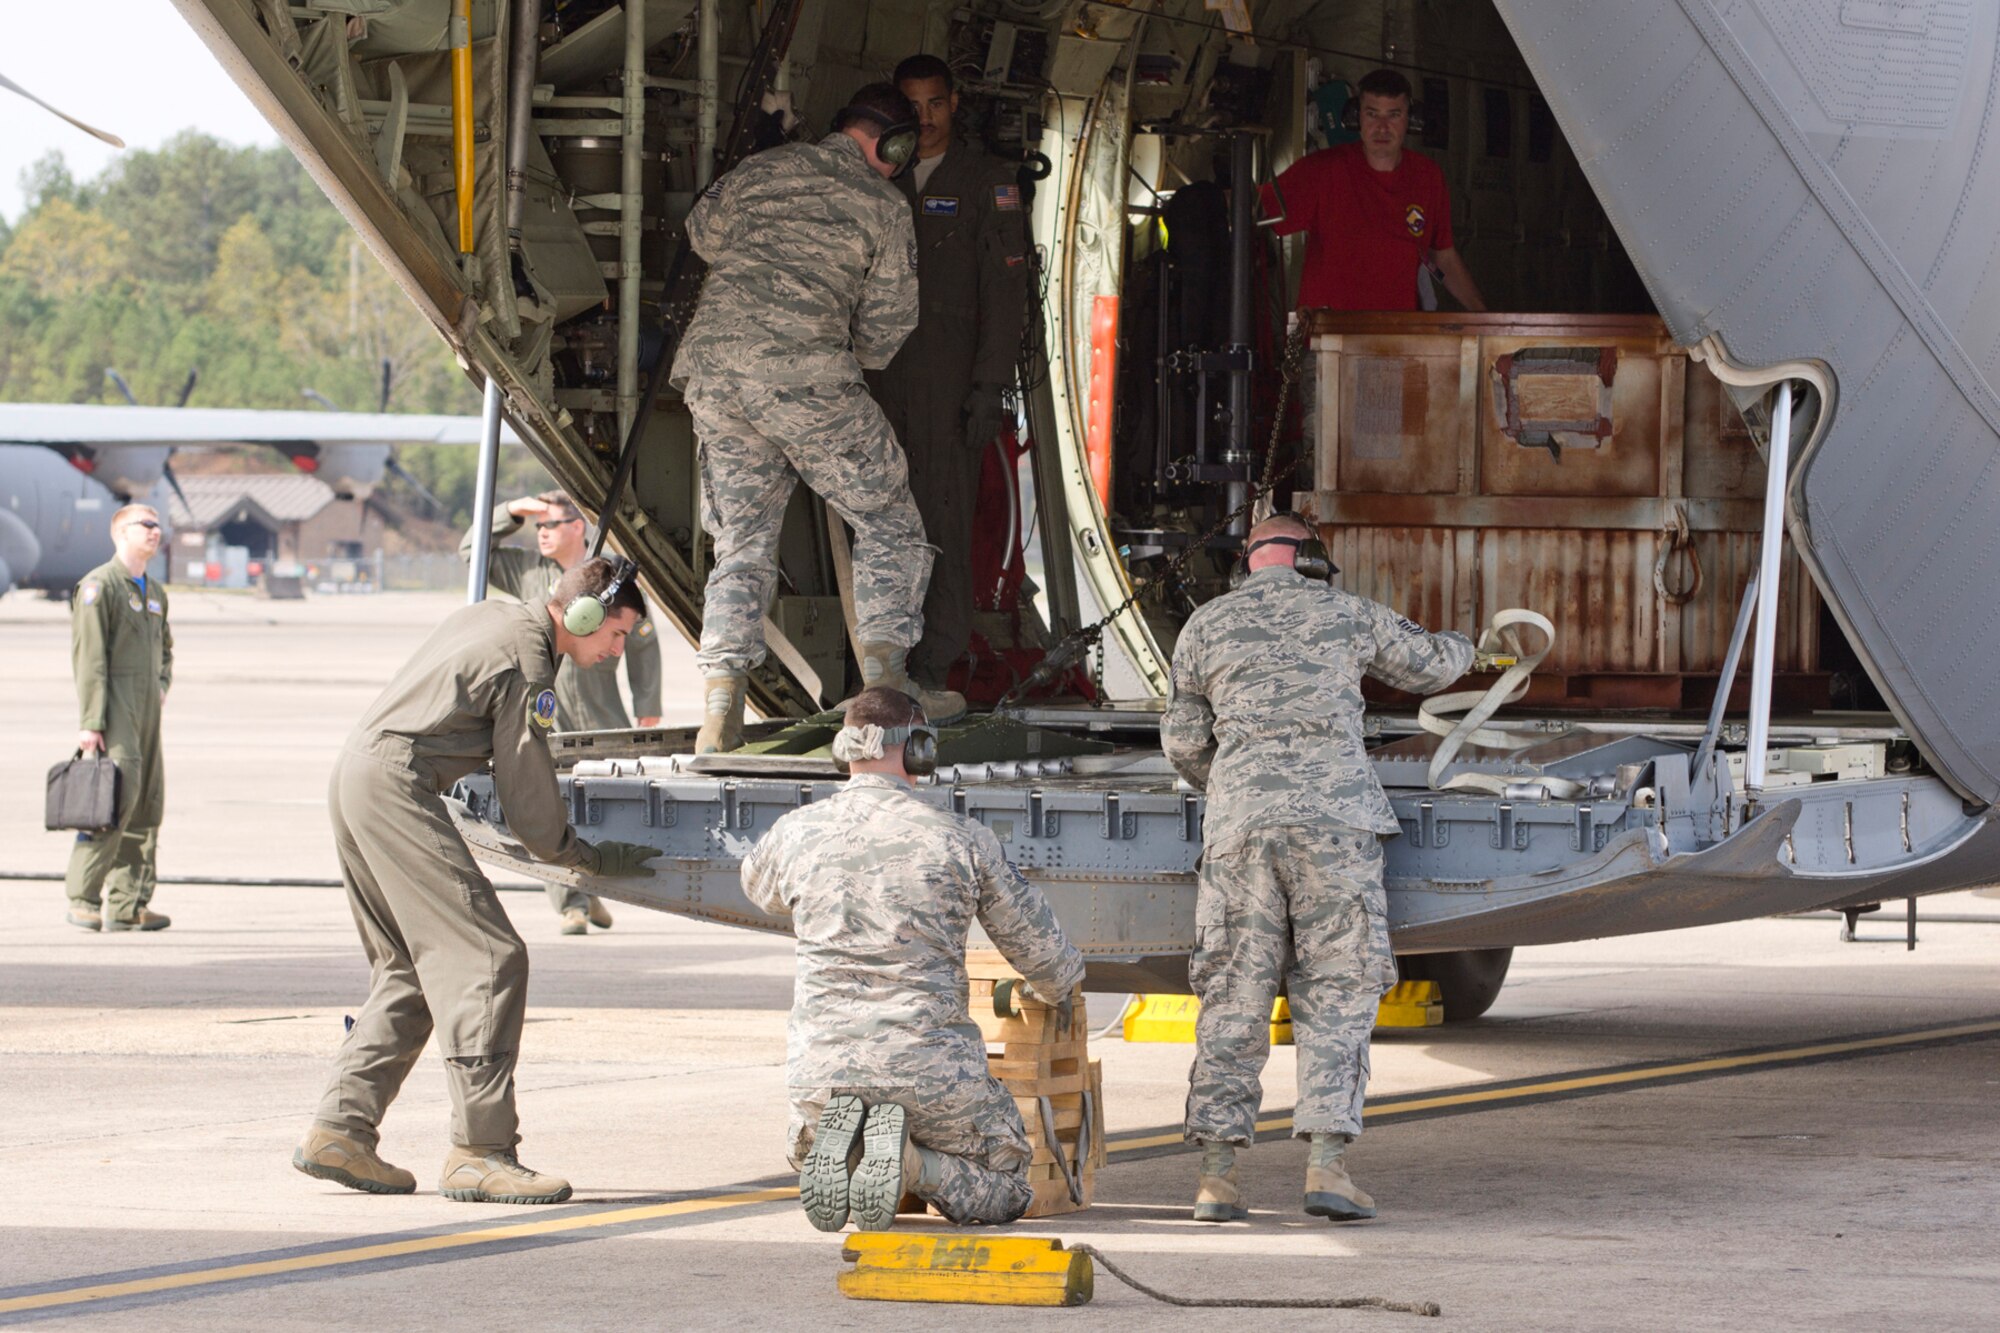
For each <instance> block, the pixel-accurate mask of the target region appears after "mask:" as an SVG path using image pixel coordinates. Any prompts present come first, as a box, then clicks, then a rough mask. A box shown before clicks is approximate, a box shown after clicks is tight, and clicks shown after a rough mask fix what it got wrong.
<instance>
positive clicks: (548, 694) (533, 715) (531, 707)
mask: <svg viewBox="0 0 2000 1333" xmlns="http://www.w3.org/2000/svg"><path fill="white" fill-rule="evenodd" d="M528 719H529V720H530V721H532V722H533V723H534V724H535V725H536V726H538V727H540V728H541V729H542V730H543V731H549V730H552V729H553V728H554V727H555V725H556V692H555V691H554V690H543V691H542V692H541V693H540V694H538V695H536V696H535V697H534V699H533V701H531V702H530V703H529V704H528Z"/></svg>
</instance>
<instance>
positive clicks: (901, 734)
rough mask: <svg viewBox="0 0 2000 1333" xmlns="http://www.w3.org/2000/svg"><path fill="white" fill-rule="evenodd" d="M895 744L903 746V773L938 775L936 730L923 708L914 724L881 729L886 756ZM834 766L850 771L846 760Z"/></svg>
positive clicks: (919, 776) (883, 750)
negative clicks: (936, 773)
mask: <svg viewBox="0 0 2000 1333" xmlns="http://www.w3.org/2000/svg"><path fill="white" fill-rule="evenodd" d="M896 745H900V746H902V747H903V771H904V772H906V773H908V774H909V775H910V776H911V777H913V778H923V777H929V776H930V775H931V774H933V773H935V772H937V766H938V750H937V729H936V728H934V727H933V726H931V723H930V719H929V718H927V717H925V716H924V714H923V710H922V709H918V710H917V716H916V719H915V720H914V721H911V722H905V723H904V724H903V725H902V726H900V727H884V728H882V752H883V753H884V754H887V753H888V752H889V748H890V747H891V746H896ZM833 766H834V767H835V768H837V769H839V770H840V771H841V772H842V773H845V772H847V761H846V760H845V759H836V760H834V761H833Z"/></svg>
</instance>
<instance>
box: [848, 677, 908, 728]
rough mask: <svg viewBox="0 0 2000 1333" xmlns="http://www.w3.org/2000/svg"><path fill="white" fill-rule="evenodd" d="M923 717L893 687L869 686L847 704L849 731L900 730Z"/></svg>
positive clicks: (902, 694)
mask: <svg viewBox="0 0 2000 1333" xmlns="http://www.w3.org/2000/svg"><path fill="white" fill-rule="evenodd" d="M922 716H923V710H922V709H921V708H920V707H918V705H917V701H916V700H915V699H912V698H911V697H910V696H909V695H907V694H905V693H903V691H901V690H899V689H897V688H896V687H895V686H893V685H871V686H869V687H868V688H867V689H865V690H863V691H861V693H859V694H857V695H855V696H854V697H853V698H852V699H849V700H848V701H847V713H846V716H845V721H846V724H847V725H848V726H850V727H868V726H875V727H902V726H908V725H909V724H910V723H912V722H915V721H916V720H917V719H919V718H920V717H922Z"/></svg>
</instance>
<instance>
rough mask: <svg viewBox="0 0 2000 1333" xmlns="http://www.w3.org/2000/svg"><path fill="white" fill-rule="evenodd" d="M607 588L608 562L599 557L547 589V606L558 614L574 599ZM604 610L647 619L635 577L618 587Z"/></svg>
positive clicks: (609, 579)
mask: <svg viewBox="0 0 2000 1333" xmlns="http://www.w3.org/2000/svg"><path fill="white" fill-rule="evenodd" d="M610 586H611V561H609V560H607V559H606V558H605V557H603V556H601V555H600V556H596V557H593V558H592V559H589V560H585V561H584V562H583V563H581V564H579V565H575V566H573V567H571V568H570V569H569V570H568V571H567V572H566V573H564V574H563V576H562V577H561V578H559V579H557V580H556V586H555V587H553V588H551V589H549V605H550V606H553V607H555V608H556V609H557V610H558V611H560V610H562V609H564V608H565V607H567V606H568V605H569V604H570V603H571V602H574V601H575V600H576V599H577V598H579V597H589V596H592V595H594V594H596V593H601V592H603V591H604V590H605V589H606V588H608V587H610ZM607 609H608V610H610V611H614V612H615V611H634V612H637V613H638V616H639V619H641V620H644V619H645V618H646V599H645V597H644V595H643V594H641V593H640V591H639V578H638V575H637V574H634V575H633V576H632V577H631V578H628V579H626V580H625V582H623V583H622V584H620V585H619V586H618V595H617V596H615V597H613V598H612V599H611V605H610V607H609V608H607Z"/></svg>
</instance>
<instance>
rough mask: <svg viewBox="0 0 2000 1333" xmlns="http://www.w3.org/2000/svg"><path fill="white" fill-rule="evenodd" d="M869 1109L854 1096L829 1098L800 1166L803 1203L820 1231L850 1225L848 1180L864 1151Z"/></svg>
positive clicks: (800, 1189)
mask: <svg viewBox="0 0 2000 1333" xmlns="http://www.w3.org/2000/svg"><path fill="white" fill-rule="evenodd" d="M867 1114H868V1108H867V1107H865V1106H864V1105H862V1102H861V1099H860V1098H859V1097H856V1096H854V1095H853V1094H852V1093H841V1094H840V1095H838V1096H834V1097H829V1098H827V1099H826V1105H825V1107H823V1108H822V1109H821V1111H820V1115H819V1127H818V1128H817V1129H816V1130H814V1131H813V1145H812V1147H811V1149H809V1150H808V1151H807V1153H806V1156H805V1160H804V1161H803V1162H801V1163H799V1204H800V1206H801V1207H803V1208H804V1209H805V1210H806V1220H807V1221H808V1222H811V1223H812V1224H813V1226H814V1228H815V1229H817V1230H820V1231H838V1230H840V1229H841V1228H842V1227H844V1226H846V1225H847V1208H848V1177H849V1176H851V1175H853V1173H854V1164H855V1160H856V1158H857V1157H858V1156H859V1154H860V1148H861V1122H862V1121H863V1119H865V1118H866V1116H867Z"/></svg>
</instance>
